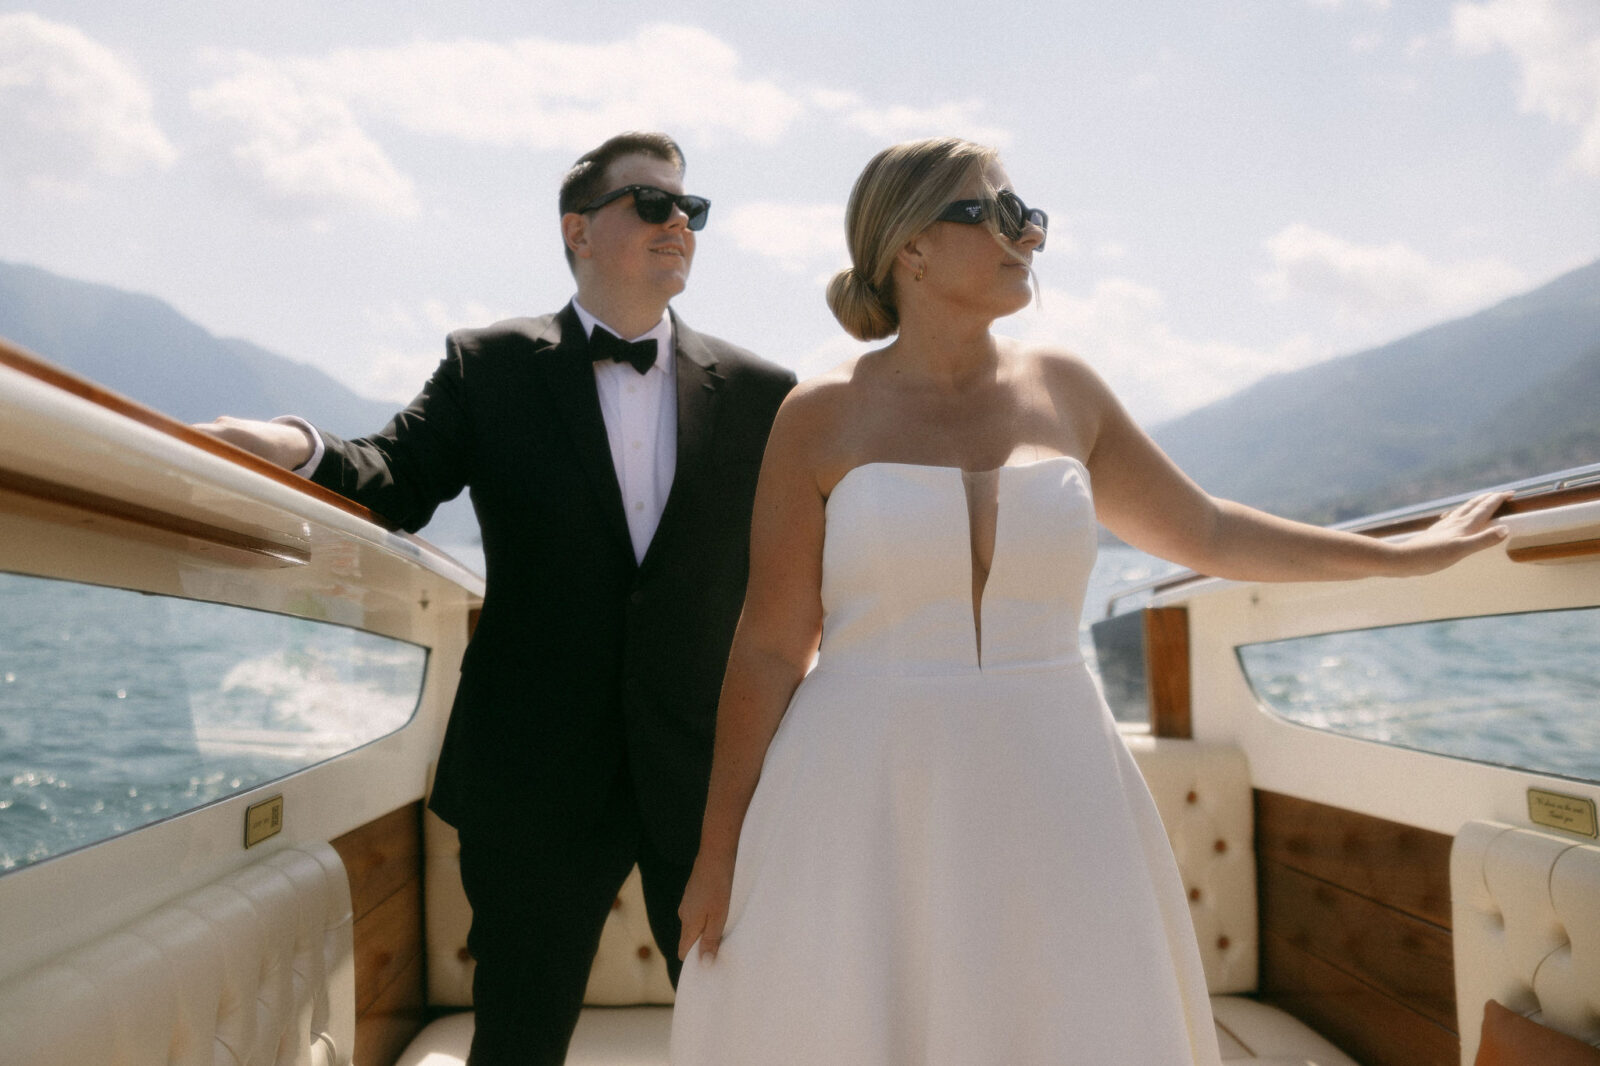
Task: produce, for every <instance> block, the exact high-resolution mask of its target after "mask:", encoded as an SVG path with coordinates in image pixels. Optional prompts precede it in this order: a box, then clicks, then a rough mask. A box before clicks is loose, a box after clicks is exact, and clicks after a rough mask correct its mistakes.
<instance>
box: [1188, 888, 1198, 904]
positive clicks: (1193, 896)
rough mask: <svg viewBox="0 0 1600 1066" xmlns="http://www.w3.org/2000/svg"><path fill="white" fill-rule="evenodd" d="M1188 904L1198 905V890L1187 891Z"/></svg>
mask: <svg viewBox="0 0 1600 1066" xmlns="http://www.w3.org/2000/svg"><path fill="white" fill-rule="evenodd" d="M1189 902H1191V903H1199V902H1200V890H1199V889H1198V888H1191V889H1190V890H1189Z"/></svg>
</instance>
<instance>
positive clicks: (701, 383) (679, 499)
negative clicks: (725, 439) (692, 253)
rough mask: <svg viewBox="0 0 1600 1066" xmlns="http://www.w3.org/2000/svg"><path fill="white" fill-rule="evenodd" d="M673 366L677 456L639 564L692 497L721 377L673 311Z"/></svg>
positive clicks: (710, 356) (699, 342)
mask: <svg viewBox="0 0 1600 1066" xmlns="http://www.w3.org/2000/svg"><path fill="white" fill-rule="evenodd" d="M672 337H673V347H674V349H675V350H674V352H673V358H674V360H675V363H674V369H676V371H677V375H678V458H677V463H676V466H675V467H674V469H673V473H672V489H671V491H669V492H668V493H667V503H666V506H665V507H663V508H662V511H661V521H660V523H659V524H658V525H657V526H656V534H655V536H654V537H652V538H651V539H650V547H649V549H648V550H647V551H646V552H645V557H644V561H643V562H642V563H641V564H640V565H641V566H648V565H649V564H650V560H651V557H652V556H654V555H655V554H656V545H657V544H659V543H661V541H662V540H663V534H664V533H665V532H667V531H669V530H670V528H671V524H672V523H673V521H674V520H675V518H676V517H677V516H678V512H680V511H682V510H683V509H684V507H685V504H684V502H683V501H684V499H685V498H686V497H690V496H692V494H693V492H692V490H693V488H694V482H695V481H696V480H698V479H699V478H700V476H701V473H702V471H703V470H704V468H705V465H706V461H707V454H706V452H707V449H708V448H709V447H710V444H711V430H712V426H713V424H714V421H715V415H716V403H717V399H718V393H719V390H720V389H721V386H722V376H721V375H720V374H718V373H717V359H716V356H714V355H713V354H712V353H711V351H710V349H709V348H707V347H706V343H705V341H703V340H702V339H701V338H700V335H699V334H698V333H696V332H695V331H694V330H692V329H690V328H689V327H688V326H685V325H684V324H683V322H682V320H681V319H679V318H678V316H677V314H675V313H674V314H673V316H672Z"/></svg>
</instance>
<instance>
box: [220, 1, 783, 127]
mask: <svg viewBox="0 0 1600 1066" xmlns="http://www.w3.org/2000/svg"><path fill="white" fill-rule="evenodd" d="M240 62H241V64H248V65H249V66H250V67H252V68H255V69H261V70H269V71H271V72H272V73H273V74H274V75H275V76H276V77H278V78H279V79H281V80H282V82H283V83H285V84H286V85H288V86H291V87H292V88H293V90H294V91H295V92H297V93H298V94H300V95H303V96H312V97H316V98H323V99H328V100H337V101H340V102H342V103H343V104H344V105H345V106H347V107H348V108H349V109H350V110H351V111H352V113H357V114H360V115H361V116H362V117H363V118H366V119H375V120H379V121H382V122H387V123H390V124H392V125H394V126H396V127H398V128H400V129H404V130H407V131H409V132H413V133H420V134H425V135H428V136H436V137H447V138H453V139H456V140H460V141H466V142H469V143H474V144H489V145H499V146H527V147H531V148H536V149H551V150H563V151H571V152H578V151H582V150H585V149H588V148H591V147H593V146H594V145H595V144H596V143H597V142H598V141H600V140H601V139H603V138H604V137H606V136H608V135H609V134H611V133H614V132H616V131H618V130H623V129H670V130H673V131H675V133H676V134H677V135H678V136H684V137H693V138H697V139H700V140H703V141H705V140H715V139H717V138H720V137H723V136H728V135H732V136H738V137H743V138H747V139H750V140H754V141H759V142H763V143H773V142H776V141H777V140H778V138H779V137H781V136H782V135H783V134H784V132H785V131H786V130H787V129H788V127H789V125H790V124H791V123H792V122H793V121H794V120H795V119H796V118H797V117H798V116H799V115H800V114H801V112H802V111H803V105H802V104H801V103H800V101H798V100H796V99H795V98H793V97H792V96H790V95H789V94H788V93H787V92H785V91H784V90H783V89H782V88H780V87H779V86H777V85H776V84H775V83H773V82H771V81H769V80H766V79H762V78H758V77H753V76H751V75H750V74H748V73H747V72H745V71H744V70H743V68H742V65H741V61H740V59H739V56H738V53H737V52H735V51H734V50H733V49H732V48H731V47H729V46H728V45H727V44H725V43H723V42H722V41H721V40H719V39H718V38H716V37H714V36H712V35H711V34H709V33H706V32H705V31H703V30H699V29H694V28H692V27H687V26H670V25H655V26H645V27H642V28H640V29H639V30H638V31H637V32H636V33H635V34H634V35H633V36H632V37H629V38H627V39H625V40H620V41H612V42H608V43H603V44H583V43H574V42H571V41H561V40H555V39H551V38H541V37H525V38H521V39H518V40H512V41H486V40H465V39H464V40H456V41H416V42H413V43H410V44H405V45H399V46H395V47H388V48H360V49H341V50H339V51H336V52H333V53H331V54H329V55H326V56H319V57H300V58H294V59H283V60H266V59H262V58H259V57H254V56H247V57H241V59H240Z"/></svg>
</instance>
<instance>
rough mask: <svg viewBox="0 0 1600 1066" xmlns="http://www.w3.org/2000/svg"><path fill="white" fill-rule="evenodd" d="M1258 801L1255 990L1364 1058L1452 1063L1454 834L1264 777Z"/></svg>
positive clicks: (1376, 1064)
mask: <svg viewBox="0 0 1600 1066" xmlns="http://www.w3.org/2000/svg"><path fill="white" fill-rule="evenodd" d="M1255 809H1256V893H1257V899H1258V906H1259V908H1260V914H1261V980H1260V990H1259V994H1260V998H1261V999H1262V1000H1263V1001H1265V1002H1268V1003H1271V1004H1273V1005H1275V1006H1278V1007H1281V1008H1283V1009H1284V1010H1286V1011H1288V1012H1289V1013H1290V1014H1293V1015H1294V1016H1295V1017H1297V1018H1299V1019H1300V1020H1301V1021H1303V1022H1305V1023H1306V1024H1307V1025H1310V1026H1311V1027H1312V1028H1314V1029H1316V1030H1318V1031H1319V1032H1321V1033H1323V1035H1325V1036H1327V1037H1328V1039H1330V1040H1332V1041H1334V1042H1335V1043H1337V1044H1339V1045H1340V1046H1342V1047H1343V1048H1344V1050H1345V1051H1346V1052H1348V1053H1349V1054H1350V1055H1352V1056H1353V1057H1355V1058H1356V1059H1358V1060H1360V1061H1362V1062H1364V1063H1367V1064H1369V1066H1389V1064H1394V1066H1401V1064H1405V1066H1411V1064H1413V1063H1423V1064H1432V1063H1438V1064H1440V1066H1445V1064H1450V1066H1453V1064H1454V1063H1455V1062H1456V1060H1457V1057H1458V1056H1459V1054H1460V1046H1459V1041H1458V1040H1457V1039H1456V1035H1455V1026H1456V1016H1455V1015H1456V1012H1455V978H1454V972H1453V961H1454V959H1453V956H1454V950H1453V945H1452V943H1451V940H1450V924H1451V916H1450V845H1451V838H1450V837H1448V836H1446V835H1445V834H1443V833H1435V832H1432V831H1431V830H1426V829H1418V828H1416V827H1415V826H1408V825H1403V824H1401V823H1398V822H1391V821H1388V820H1386V819H1383V818H1376V817H1373V816H1371V815H1366V814H1360V813H1357V812H1355V811H1351V810H1345V809H1343V808H1339V807H1332V806H1328V805H1326V804H1321V803H1314V802H1312V801H1310V800H1305V799H1301V798H1299V797H1296V796H1287V795H1283V794H1281V793H1276V792H1266V791H1262V790H1259V789H1258V790H1256V793H1255Z"/></svg>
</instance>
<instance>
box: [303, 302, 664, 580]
mask: <svg viewBox="0 0 1600 1066" xmlns="http://www.w3.org/2000/svg"><path fill="white" fill-rule="evenodd" d="M572 307H573V309H574V310H575V311H577V312H578V321H579V322H581V323H582V324H583V333H584V336H588V335H589V334H590V333H592V332H594V329H595V327H596V326H600V327H602V328H604V329H607V330H608V331H609V332H611V333H616V332H617V331H616V330H614V329H611V328H610V327H609V326H606V325H605V323H603V322H601V321H600V320H599V319H597V318H595V317H594V316H593V315H592V314H590V313H589V312H588V311H587V310H585V308H584V306H583V305H582V304H580V303H579V302H578V301H577V299H576V298H574V299H573V301H572ZM646 337H648V338H650V339H652V340H654V341H655V342H656V361H655V365H653V366H652V367H650V369H649V370H647V371H646V372H645V373H643V374H641V373H639V372H638V371H637V370H635V369H634V368H633V367H632V366H629V365H628V364H627V363H617V362H612V361H611V360H603V361H601V362H597V363H595V364H594V383H595V388H596V389H597V390H598V391H599V393H600V416H601V418H603V419H604V420H605V424H606V438H607V439H608V440H609V441H610V442H611V463H612V466H613V467H615V468H616V471H617V485H618V487H620V488H621V489H622V507H623V510H624V511H625V512H626V514H627V518H628V537H629V539H631V540H632V541H633V557H634V560H635V561H636V562H643V561H644V553H645V551H646V550H648V549H649V547H650V539H651V538H652V537H654V536H655V533H656V526H658V525H660V523H661V512H662V510H663V509H664V508H665V507H666V505H667V493H669V492H671V491H672V475H673V471H675V470H676V469H677V465H678V389H677V382H678V371H677V366H676V361H675V360H674V358H673V343H672V316H671V315H670V314H668V313H667V312H666V311H663V312H661V321H659V322H657V323H656V324H655V325H654V326H652V327H651V328H650V329H648V330H646V331H645V332H643V333H641V334H639V335H638V336H637V337H623V338H622V339H623V340H626V341H642V340H644V339H645V338H646ZM273 421H274V422H285V423H288V424H290V425H294V426H298V427H300V429H302V430H303V431H304V432H305V433H307V434H308V435H309V436H310V437H311V458H309V459H307V460H306V461H305V463H304V465H302V466H299V467H297V468H296V469H295V471H294V472H295V473H296V474H299V475H300V476H301V477H310V476H311V472H312V471H314V470H316V468H317V466H318V465H319V464H320V463H321V462H322V456H323V454H324V452H325V451H326V450H327V449H326V447H325V446H324V445H323V443H322V434H320V433H318V432H317V431H316V430H315V429H314V428H312V426H311V424H310V423H309V422H307V421H306V420H305V419H303V418H300V417H298V416H296V415H280V416H279V417H277V418H274V419H273Z"/></svg>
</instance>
